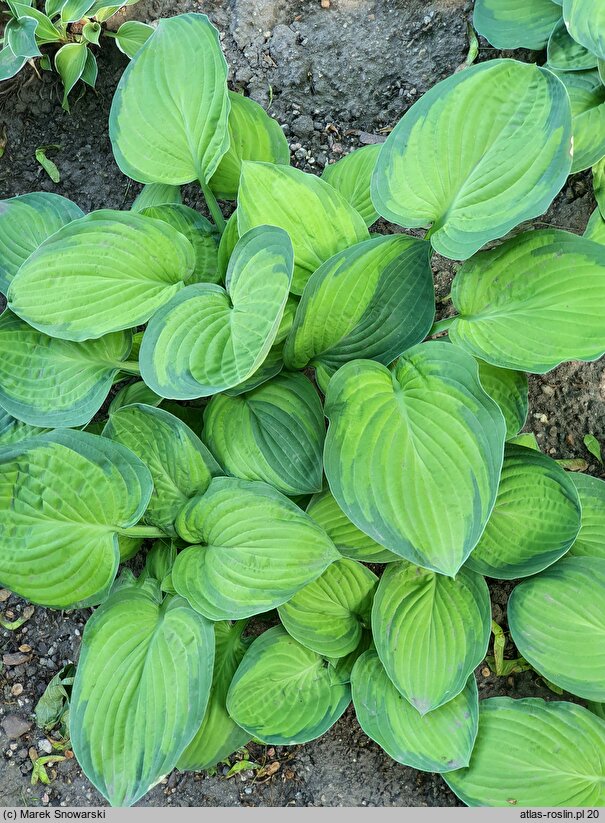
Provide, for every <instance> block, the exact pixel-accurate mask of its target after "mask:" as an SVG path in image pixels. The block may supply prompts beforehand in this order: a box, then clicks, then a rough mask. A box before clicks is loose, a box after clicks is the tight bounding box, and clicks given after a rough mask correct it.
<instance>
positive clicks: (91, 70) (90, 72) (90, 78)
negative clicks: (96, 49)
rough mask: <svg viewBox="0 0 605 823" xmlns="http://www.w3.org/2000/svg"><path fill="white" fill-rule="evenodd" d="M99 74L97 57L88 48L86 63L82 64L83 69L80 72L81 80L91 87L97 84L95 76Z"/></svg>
mask: <svg viewBox="0 0 605 823" xmlns="http://www.w3.org/2000/svg"><path fill="white" fill-rule="evenodd" d="M98 74H99V67H98V65H97V58H96V57H95V56H94V54H93V53H92V52H91V51H90V49H89V50H88V52H87V54H86V63H85V64H84V71H83V72H82V82H83V83H86V85H87V86H90V87H91V88H92V89H94V87H95V86H96V84H97V76H98Z"/></svg>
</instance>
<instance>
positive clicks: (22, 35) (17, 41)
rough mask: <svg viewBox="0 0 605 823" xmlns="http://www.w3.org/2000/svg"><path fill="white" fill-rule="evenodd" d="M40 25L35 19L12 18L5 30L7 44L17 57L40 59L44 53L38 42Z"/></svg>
mask: <svg viewBox="0 0 605 823" xmlns="http://www.w3.org/2000/svg"><path fill="white" fill-rule="evenodd" d="M37 28H38V23H37V21H36V20H34V18H33V17H21V18H16V17H11V18H10V20H8V22H7V23H6V26H5V28H4V37H5V38H6V39H5V42H6V43H7V45H8V47H9V48H10V50H11V51H12V53H13V54H14V55H15V57H25V58H26V59H29V58H30V57H38V56H39V55H40V54H42V52H41V51H40V49H39V48H38V44H37V42H36V29H37Z"/></svg>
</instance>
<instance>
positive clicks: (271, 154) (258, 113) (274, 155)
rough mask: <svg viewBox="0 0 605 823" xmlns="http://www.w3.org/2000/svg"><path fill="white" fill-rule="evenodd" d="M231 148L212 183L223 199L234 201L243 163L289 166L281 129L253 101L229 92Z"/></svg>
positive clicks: (212, 187)
mask: <svg viewBox="0 0 605 823" xmlns="http://www.w3.org/2000/svg"><path fill="white" fill-rule="evenodd" d="M229 101H230V103H231V110H230V111H229V121H228V125H229V148H228V149H227V151H226V152H225V154H224V155H223V157H222V159H221V162H220V163H219V166H218V168H217V170H216V171H215V172H214V174H213V175H212V179H211V180H210V188H211V189H212V191H213V192H214V194H215V195H216V196H217V197H220V198H221V199H223V200H235V198H236V197H237V191H238V189H239V178H240V174H241V171H242V163H243V162H244V160H261V161H265V162H266V163H280V164H282V165H285V166H288V165H289V164H290V147H289V146H288V141H287V140H286V137H285V135H284V133H283V131H282V128H281V126H280V125H279V123H278V122H277V120H274V119H273V118H272V117H269V115H268V114H267V112H266V111H265V110H264V109H263V107H262V106H259V104H258V103H255V102H254V100H251V99H250V98H249V97H244V96H243V95H242V94H236V93H235V92H233V91H230V92H229Z"/></svg>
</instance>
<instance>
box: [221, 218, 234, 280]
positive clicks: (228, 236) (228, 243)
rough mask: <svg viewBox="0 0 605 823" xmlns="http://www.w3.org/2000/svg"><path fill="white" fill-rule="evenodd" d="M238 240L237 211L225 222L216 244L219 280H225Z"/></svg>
mask: <svg viewBox="0 0 605 823" xmlns="http://www.w3.org/2000/svg"><path fill="white" fill-rule="evenodd" d="M238 240H239V231H238V228H237V209H236V210H235V211H234V212H233V214H232V215H231V217H230V218H229V219H228V220H227V225H226V226H225V231H224V232H223V233H222V235H221V239H220V242H219V244H218V269H219V272H220V273H221V279H224V278H225V275H226V274H227V268H228V266H229V260H230V259H231V255H232V254H233V250H234V249H235V247H236V245H237V241H238Z"/></svg>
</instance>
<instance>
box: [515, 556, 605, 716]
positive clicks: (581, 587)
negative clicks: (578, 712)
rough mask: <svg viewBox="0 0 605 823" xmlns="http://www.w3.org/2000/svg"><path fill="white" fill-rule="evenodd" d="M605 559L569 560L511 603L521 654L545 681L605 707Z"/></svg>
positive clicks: (523, 588)
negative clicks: (602, 703)
mask: <svg viewBox="0 0 605 823" xmlns="http://www.w3.org/2000/svg"><path fill="white" fill-rule="evenodd" d="M604 599H605V559H603V558H601V557H565V558H563V560H560V561H559V562H558V563H555V565H554V566H551V567H550V568H549V569H547V570H546V571H544V572H542V574H539V575H537V576H536V577H531V578H530V579H529V580H524V581H523V583H520V584H519V585H518V586H517V587H516V588H515V589H513V592H512V594H511V596H510V599H509V601H508V625H509V627H510V630H511V634H512V638H513V640H514V642H515V645H516V646H517V648H518V649H519V652H520V653H521V654H522V655H523V657H524V658H525V659H526V660H527V661H528V662H529V663H531V665H532V666H533V667H534V668H535V669H536V670H537V671H538V672H540V674H542V675H544V677H546V678H548V680H550V681H551V682H553V683H555V684H556V685H557V686H560V687H561V688H562V689H565V690H566V691H568V692H571V693H572V694H577V695H578V696H579V697H585V698H586V699H587V700H597V701H605V611H604V610H603V602H604Z"/></svg>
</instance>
